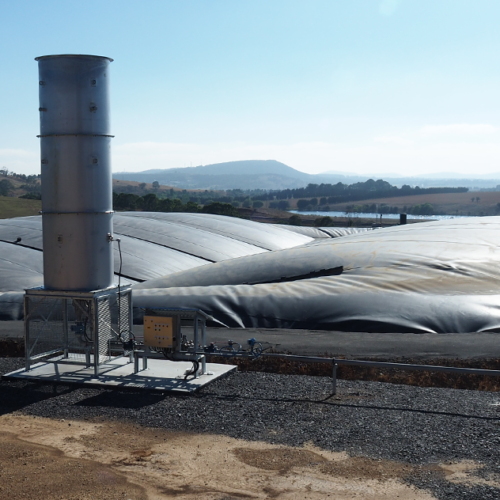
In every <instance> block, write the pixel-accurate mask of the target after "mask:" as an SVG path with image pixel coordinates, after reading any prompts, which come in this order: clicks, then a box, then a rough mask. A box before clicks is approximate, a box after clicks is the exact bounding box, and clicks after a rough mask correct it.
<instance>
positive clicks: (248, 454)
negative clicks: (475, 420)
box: [0, 414, 498, 500]
mask: <svg viewBox="0 0 500 500" xmlns="http://www.w3.org/2000/svg"><path fill="white" fill-rule="evenodd" d="M476 468H477V466H475V465H474V464H473V463H471V462H467V463H466V462H461V463H457V464H448V465H446V464H439V465H438V464H436V465H432V466H423V467H419V466H415V465H409V464H403V463H399V462H394V461H388V460H372V459H367V458H351V457H349V456H348V455H347V454H346V453H332V452H327V451H324V450H320V449H318V448H315V447H313V446H312V445H311V446H307V447H304V448H290V447H285V446H274V445H270V444H268V443H261V442H258V441H257V442H248V441H243V440H237V439H232V438H229V437H225V436H213V435H206V434H203V435H200V434H185V433H171V432H166V431H162V430H158V429H145V428H141V427H138V426H135V425H132V424H121V423H117V422H97V423H96V422H93V423H90V422H81V421H80V422H78V421H65V420H50V419H44V418H39V417H27V416H21V415H13V414H10V415H6V416H3V417H1V418H0V477H1V483H0V498H1V499H9V500H18V499H26V498H30V499H31V498H33V499H35V498H37V499H39V498H51V499H65V500H66V499H67V500H76V499H81V500H90V499H92V500H100V499H102V500H105V499H106V500H109V499H120V500H121V499H131V500H146V499H148V500H156V499H160V498H161V499H165V498H176V499H179V500H184V499H185V500H188V499H189V500H192V499H201V498H203V499H208V500H232V499H244V498H248V499H250V498H256V499H259V498H262V499H264V498H277V499H283V500H285V499H286V500H295V499H297V500H299V499H300V500H302V499H311V500H313V499H320V498H321V499H324V498H328V497H332V498H336V499H352V498H363V499H380V500H381V499H396V498H399V499H400V500H410V499H414V500H424V499H431V498H434V497H433V496H432V495H431V494H430V493H428V492H426V491H422V490H417V489H415V488H413V487H410V486H408V485H406V484H405V483H404V481H403V479H404V477H405V476H408V475H409V474H415V473H419V472H420V473H422V472H425V470H426V469H429V470H430V469H432V471H433V472H434V473H436V472H438V473H440V474H442V475H443V476H444V477H446V479H447V480H448V481H451V482H470V481H471V480H472V481H473V482H474V481H476V482H477V481H479V482H481V481H482V482H484V480H481V479H480V478H477V477H475V478H472V476H469V474H468V473H467V471H469V470H470V471H473V470H474V469H476ZM492 485H493V484H492ZM494 486H498V485H496V484H495V485H494Z"/></svg>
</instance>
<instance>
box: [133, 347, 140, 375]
mask: <svg viewBox="0 0 500 500" xmlns="http://www.w3.org/2000/svg"><path fill="white" fill-rule="evenodd" d="M134 373H139V353H138V352H137V351H134Z"/></svg>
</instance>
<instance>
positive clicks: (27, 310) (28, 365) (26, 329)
mask: <svg viewBox="0 0 500 500" xmlns="http://www.w3.org/2000/svg"><path fill="white" fill-rule="evenodd" d="M29 301H30V299H29V297H28V296H27V295H25V296H24V351H25V353H26V371H27V372H29V371H30V368H31V363H30V352H29V345H30V306H29Z"/></svg>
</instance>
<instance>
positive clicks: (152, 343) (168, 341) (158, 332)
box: [144, 316, 180, 349]
mask: <svg viewBox="0 0 500 500" xmlns="http://www.w3.org/2000/svg"><path fill="white" fill-rule="evenodd" d="M179 337H180V332H179V328H178V318H176V317H175V316H174V317H171V316H144V345H145V346H147V347H156V348H160V349H175V348H176V346H177V345H178V342H179V340H180V338H179Z"/></svg>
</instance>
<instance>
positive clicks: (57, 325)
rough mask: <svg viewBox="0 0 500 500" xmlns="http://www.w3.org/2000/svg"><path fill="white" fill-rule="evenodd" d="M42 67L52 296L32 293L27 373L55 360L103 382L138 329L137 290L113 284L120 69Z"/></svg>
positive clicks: (84, 61)
mask: <svg viewBox="0 0 500 500" xmlns="http://www.w3.org/2000/svg"><path fill="white" fill-rule="evenodd" d="M36 60H37V61H38V69H39V81H38V87H39V93H40V108H39V111H40V135H39V137H40V149H41V172H42V226H43V268H44V286H43V287H39V288H32V289H27V290H26V295H25V301H24V305H25V312H24V314H25V341H26V369H27V370H29V369H30V364H31V362H32V361H33V360H35V359H38V358H41V357H47V356H50V355H53V356H55V357H54V358H52V359H53V360H54V362H60V361H61V360H63V361H65V362H74V363H77V364H85V365H86V366H87V367H90V366H91V365H93V366H94V368H95V374H96V376H97V375H98V374H99V364H101V363H103V362H105V361H106V359H109V356H111V351H112V350H113V349H114V350H116V346H122V347H121V349H122V352H123V349H126V347H125V346H127V345H128V342H129V334H130V330H131V324H132V323H131V321H132V299H131V290H130V286H129V285H125V286H119V285H118V286H117V285H115V284H114V261H113V241H114V238H113V196H112V176H111V151H110V146H111V138H112V136H111V135H110V122H109V65H110V63H111V62H112V59H110V58H109V57H100V56H92V55H52V56H42V57H37V58H36ZM118 241H119V240H118ZM59 354H60V356H59ZM58 356H59V357H58Z"/></svg>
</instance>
